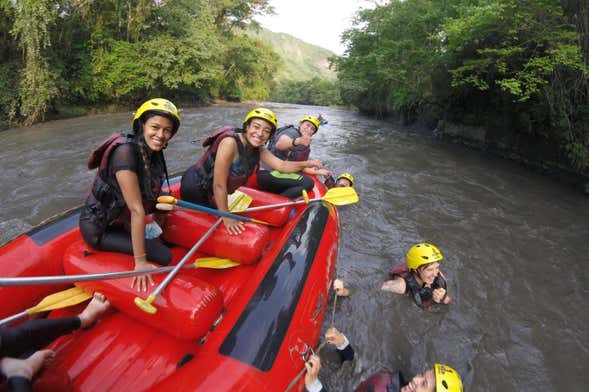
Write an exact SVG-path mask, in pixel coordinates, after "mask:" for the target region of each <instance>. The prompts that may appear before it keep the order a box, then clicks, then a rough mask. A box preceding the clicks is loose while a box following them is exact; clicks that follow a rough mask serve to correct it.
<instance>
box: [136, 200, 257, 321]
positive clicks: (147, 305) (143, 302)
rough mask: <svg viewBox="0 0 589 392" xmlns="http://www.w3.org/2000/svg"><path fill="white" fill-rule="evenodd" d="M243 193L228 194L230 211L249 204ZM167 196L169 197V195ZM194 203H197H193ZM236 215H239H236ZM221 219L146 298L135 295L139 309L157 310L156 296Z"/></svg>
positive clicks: (149, 311) (219, 222)
mask: <svg viewBox="0 0 589 392" xmlns="http://www.w3.org/2000/svg"><path fill="white" fill-rule="evenodd" d="M244 195H245V193H241V192H240V193H235V192H234V193H233V194H231V195H230V196H229V199H228V202H227V204H228V206H229V210H230V211H232V210H233V209H234V208H238V206H240V205H242V204H243V203H246V204H248V205H249V203H250V202H251V200H252V199H251V197H249V196H248V197H249V199H247V198H245V196H244ZM160 197H165V196H160ZM169 197H171V196H169ZM172 198H173V197H172ZM158 201H159V198H158ZM195 205H197V204H195ZM199 207H201V206H199ZM205 208H206V207H205ZM207 210H211V211H214V212H220V211H217V210H213V209H212V208H207ZM237 216H239V215H237ZM222 221H223V219H222V218H219V219H217V221H216V222H215V224H213V226H211V228H210V229H209V230H207V232H206V233H204V235H203V236H202V237H201V238H200V239H199V240H198V241H197V242H196V244H194V246H193V247H192V248H190V250H189V251H188V253H186V255H185V256H184V257H183V258H182V260H180V262H179V263H178V264H177V265H176V266H175V267H174V269H173V270H172V271H171V272H170V273H169V274H168V276H166V278H165V279H164V280H163V281H162V282H161V283H160V284H159V285H158V286H157V287H156V289H155V290H154V291H153V292H152V293H151V294H149V295H148V296H147V298H146V299H143V298H141V297H135V305H137V306H138V307H139V309H141V310H143V311H144V312H145V313H149V314H155V313H156V312H157V308H156V307H155V306H153V305H152V304H153V302H154V301H155V299H156V297H157V296H158V295H159V294H160V293H161V292H162V291H163V289H165V288H166V286H167V285H168V283H170V282H171V281H172V279H174V277H175V276H176V274H177V273H178V271H179V270H180V268H182V266H183V265H184V263H186V261H187V260H188V259H189V258H190V257H192V255H193V254H194V252H196V251H197V250H198V248H199V247H200V246H201V245H202V244H203V243H204V242H205V241H206V240H207V238H209V237H210V236H211V234H213V232H214V231H215V229H216V228H217V227H218V226H219V225H220V224H221V222H222Z"/></svg>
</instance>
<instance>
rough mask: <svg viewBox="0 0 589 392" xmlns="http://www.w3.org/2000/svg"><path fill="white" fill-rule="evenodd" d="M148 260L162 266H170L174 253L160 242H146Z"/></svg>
mask: <svg viewBox="0 0 589 392" xmlns="http://www.w3.org/2000/svg"><path fill="white" fill-rule="evenodd" d="M145 251H146V253H147V259H148V260H150V261H153V262H155V263H158V264H160V265H168V264H170V263H171V262H172V251H170V249H169V248H168V247H167V246H165V245H164V244H162V243H161V242H160V241H159V240H147V241H145Z"/></svg>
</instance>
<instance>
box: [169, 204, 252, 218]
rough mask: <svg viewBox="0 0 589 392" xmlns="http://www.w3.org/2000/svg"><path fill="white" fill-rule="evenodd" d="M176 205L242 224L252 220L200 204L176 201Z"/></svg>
mask: <svg viewBox="0 0 589 392" xmlns="http://www.w3.org/2000/svg"><path fill="white" fill-rule="evenodd" d="M158 200H159V199H158ZM176 204H177V205H179V206H180V207H186V208H190V209H193V210H198V211H202V212H208V213H210V214H213V215H217V216H224V217H226V218H232V219H236V220H239V221H242V222H250V221H251V220H252V219H251V218H248V217H247V216H241V215H237V214H233V213H231V212H227V211H220V210H217V209H215V208H209V207H205V206H201V205H200V204H196V203H191V202H189V201H185V200H178V199H176Z"/></svg>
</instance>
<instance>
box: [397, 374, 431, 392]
mask: <svg viewBox="0 0 589 392" xmlns="http://www.w3.org/2000/svg"><path fill="white" fill-rule="evenodd" d="M435 390H436V375H435V374H434V369H430V370H428V371H426V372H424V373H423V374H418V375H416V376H415V377H413V379H412V380H411V382H409V384H407V385H406V386H404V387H403V388H401V392H435Z"/></svg>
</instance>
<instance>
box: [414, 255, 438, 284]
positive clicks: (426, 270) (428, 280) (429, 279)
mask: <svg viewBox="0 0 589 392" xmlns="http://www.w3.org/2000/svg"><path fill="white" fill-rule="evenodd" d="M417 273H418V275H419V278H420V279H421V280H422V281H423V283H425V284H426V285H428V286H431V285H432V284H433V283H434V280H435V279H436V276H438V274H439V273H440V263H438V262H437V261H436V262H434V263H430V264H427V265H424V266H423V267H420V268H418V269H417Z"/></svg>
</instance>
